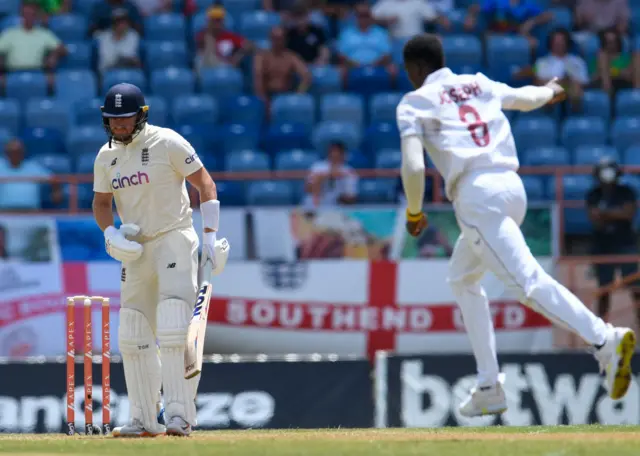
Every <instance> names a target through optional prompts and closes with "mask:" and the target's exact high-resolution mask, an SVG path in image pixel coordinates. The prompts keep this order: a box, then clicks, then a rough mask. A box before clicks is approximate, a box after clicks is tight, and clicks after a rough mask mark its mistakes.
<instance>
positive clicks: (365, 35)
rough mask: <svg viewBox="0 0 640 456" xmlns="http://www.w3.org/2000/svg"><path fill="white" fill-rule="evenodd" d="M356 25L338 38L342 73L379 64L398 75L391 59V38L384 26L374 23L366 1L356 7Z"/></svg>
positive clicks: (392, 73)
mask: <svg viewBox="0 0 640 456" xmlns="http://www.w3.org/2000/svg"><path fill="white" fill-rule="evenodd" d="M355 14H356V26H355V27H349V28H347V29H345V30H344V31H343V32H342V33H341V34H340V36H339V37H338V52H339V53H340V61H341V64H342V71H343V75H344V77H345V78H346V75H347V73H348V71H349V70H350V69H352V68H357V67H361V66H374V67H377V66H380V67H384V68H386V69H387V71H388V72H389V73H390V74H391V75H392V76H395V75H396V73H397V70H396V67H395V66H394V64H393V62H392V61H391V39H390V38H389V34H388V33H387V31H386V30H385V29H383V28H382V27H379V26H377V25H375V24H374V20H373V16H372V15H371V9H370V8H369V5H368V4H367V3H359V4H358V5H356V7H355Z"/></svg>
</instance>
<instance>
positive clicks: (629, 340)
mask: <svg viewBox="0 0 640 456" xmlns="http://www.w3.org/2000/svg"><path fill="white" fill-rule="evenodd" d="M608 326H609V333H608V334H607V339H606V341H605V343H604V346H603V347H602V348H601V349H600V350H598V351H596V353H595V357H596V359H597V360H598V363H600V372H601V373H602V372H604V373H605V378H604V388H605V389H606V390H607V392H608V393H609V397H611V399H621V398H622V397H623V396H624V395H625V394H627V390H628V389H629V385H630V384H631V358H632V357H633V352H634V351H635V349H636V334H635V333H634V332H633V330H631V329H629V328H614V327H613V326H611V325H610V324H608Z"/></svg>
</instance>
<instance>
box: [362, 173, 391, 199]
mask: <svg viewBox="0 0 640 456" xmlns="http://www.w3.org/2000/svg"><path fill="white" fill-rule="evenodd" d="M358 184H359V187H360V188H359V189H358V202H359V203H363V204H372V203H374V204H375V203H393V202H394V201H395V199H396V179H393V178H377V179H360V181H359V182H358Z"/></svg>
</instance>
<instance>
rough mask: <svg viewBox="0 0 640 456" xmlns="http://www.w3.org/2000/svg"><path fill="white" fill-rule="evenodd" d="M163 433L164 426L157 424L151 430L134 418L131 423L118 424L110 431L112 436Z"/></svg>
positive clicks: (143, 435) (141, 435)
mask: <svg viewBox="0 0 640 456" xmlns="http://www.w3.org/2000/svg"><path fill="white" fill-rule="evenodd" d="M164 434H165V428H164V426H162V425H160V424H158V428H157V429H154V430H152V431H149V430H147V429H145V428H144V426H143V425H142V423H141V422H140V421H139V420H137V419H134V420H132V421H131V424H127V425H125V426H118V427H115V428H113V431H111V435H112V436H113V437H123V438H124V437H157V436H159V435H164Z"/></svg>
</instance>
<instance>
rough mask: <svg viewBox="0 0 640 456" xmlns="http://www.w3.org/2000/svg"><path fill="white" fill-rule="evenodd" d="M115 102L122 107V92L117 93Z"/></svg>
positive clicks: (117, 106)
mask: <svg viewBox="0 0 640 456" xmlns="http://www.w3.org/2000/svg"><path fill="white" fill-rule="evenodd" d="M115 104H116V108H121V107H122V94H121V93H116V99H115Z"/></svg>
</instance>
